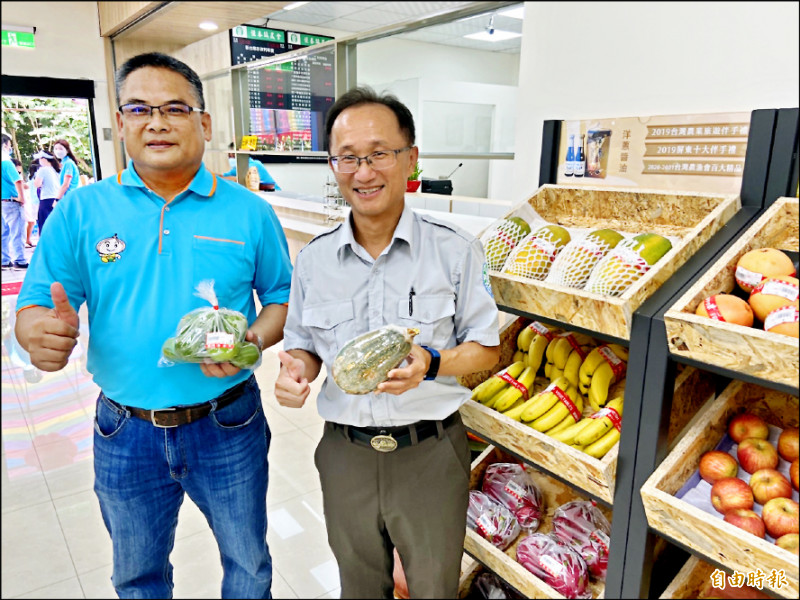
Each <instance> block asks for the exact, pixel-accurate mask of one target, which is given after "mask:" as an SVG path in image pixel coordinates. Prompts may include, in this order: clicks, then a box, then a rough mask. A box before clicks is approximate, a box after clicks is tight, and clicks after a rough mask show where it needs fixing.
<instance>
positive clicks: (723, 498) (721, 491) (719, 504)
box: [711, 477, 753, 514]
mask: <svg viewBox="0 0 800 600" xmlns="http://www.w3.org/2000/svg"><path fill="white" fill-rule="evenodd" d="M711 504H712V505H713V506H714V508H715V509H716V510H717V512H721V513H722V514H725V513H726V512H728V511H729V510H731V509H734V508H747V509H752V508H753V490H751V489H750V486H749V485H748V484H747V482H745V481H743V480H741V479H739V478H738V477H726V478H724V479H720V480H719V481H717V482H716V483H714V485H712V486H711Z"/></svg>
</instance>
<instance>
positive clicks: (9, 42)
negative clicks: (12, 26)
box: [2, 29, 36, 48]
mask: <svg viewBox="0 0 800 600" xmlns="http://www.w3.org/2000/svg"><path fill="white" fill-rule="evenodd" d="M2 45H3V46H11V47H16V48H36V42H35V41H34V39H33V34H32V33H27V32H25V31H6V30H5V29H3V44H2Z"/></svg>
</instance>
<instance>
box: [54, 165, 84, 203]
mask: <svg viewBox="0 0 800 600" xmlns="http://www.w3.org/2000/svg"><path fill="white" fill-rule="evenodd" d="M67 175H72V179H70V181H69V188H67V191H66V192H64V197H66V195H67V194H69V193H70V192H71V191H73V190H74V189H76V188H77V187H78V185H80V178H81V173H80V171H79V170H78V165H76V164H75V161H74V160H72V159H71V158H70V157H69V156H65V157H64V158H63V159H62V160H61V171H60V172H59V181H60V185H64V179H66V177H67Z"/></svg>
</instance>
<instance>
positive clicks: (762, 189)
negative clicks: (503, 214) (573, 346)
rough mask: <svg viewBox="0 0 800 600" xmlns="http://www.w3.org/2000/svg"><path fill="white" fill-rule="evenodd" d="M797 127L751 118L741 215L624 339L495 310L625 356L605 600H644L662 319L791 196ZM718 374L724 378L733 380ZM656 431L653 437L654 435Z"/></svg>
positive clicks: (782, 119) (551, 178)
mask: <svg viewBox="0 0 800 600" xmlns="http://www.w3.org/2000/svg"><path fill="white" fill-rule="evenodd" d="M797 123H798V111H797V109H764V110H755V111H753V112H752V114H751V120H750V133H749V137H748V144H747V153H746V156H745V170H744V173H743V178H742V188H741V193H740V197H741V201H742V208H741V209H740V210H739V211H738V212H737V213H736V214H735V215H734V216H733V218H731V220H730V221H729V222H728V223H726V224H725V225H724V226H723V227H722V228H721V229H720V230H719V231H718V232H717V233H716V234H715V235H714V236H712V238H711V239H710V240H709V241H708V242H707V243H706V244H704V245H703V246H702V247H701V248H700V250H699V251H698V252H696V253H695V254H694V255H693V256H692V257H691V258H690V259H689V260H688V261H687V262H686V263H685V264H684V265H683V266H681V267H680V268H679V269H678V270H677V271H676V272H675V273H674V274H673V275H672V276H671V277H670V278H669V279H668V280H667V281H666V282H665V283H664V285H662V286H661V287H660V288H659V289H658V290H657V291H656V292H655V293H654V294H653V295H652V296H651V297H650V298H648V299H647V300H646V301H645V302H644V303H643V304H642V305H641V306H640V307H639V308H638V309H637V310H636V311H635V312H634V314H633V320H632V326H631V334H630V339H629V340H625V339H621V338H617V337H614V336H609V335H606V334H602V333H599V332H595V331H593V330H590V329H585V328H580V327H575V326H573V325H572V324H570V323H565V322H561V321H558V320H554V319H551V318H549V317H548V316H547V315H537V314H531V313H527V312H525V311H521V310H518V309H516V308H513V307H508V306H503V305H498V308H499V309H500V310H502V311H504V312H508V313H511V314H515V315H518V316H521V317H526V318H530V319H536V320H539V321H543V322H546V323H549V324H552V325H556V326H559V327H563V328H565V329H571V330H575V331H580V332H582V333H586V334H588V335H591V336H593V337H595V338H598V339H602V340H604V341H610V342H614V343H619V344H622V345H624V346H627V347H628V349H629V361H628V371H627V376H626V387H625V427H623V428H622V431H621V435H620V441H619V452H618V458H617V471H616V480H615V488H614V499H613V503H612V505H611V509H612V512H613V518H612V525H611V541H610V549H611V552H610V555H609V563H608V572H607V575H606V587H605V594H604V595H605V597H606V598H646V597H648V596H649V594H650V579H651V570H652V560H651V559H652V554H653V552H652V551H653V545H654V538H653V534H652V532H650V530H649V528H648V524H647V519H646V517H645V514H644V508H643V506H642V503H641V497H640V495H639V489H640V488H641V486H642V484H643V483H644V482H645V481H646V480H647V478H648V477H649V476H650V474H651V473H652V472H653V470H654V469H655V467H656V466H657V464H658V463H659V462H660V461H661V460H662V459H663V458H664V454H665V452H666V445H667V444H666V439H667V431H668V428H669V418H670V410H671V406H672V392H673V386H674V381H675V361H673V360H672V357H671V356H670V355H669V352H668V348H667V343H666V330H665V328H664V321H663V315H664V312H665V311H666V309H667V308H669V307H670V306H671V305H672V304H673V303H674V301H675V300H676V299H677V298H678V297H679V295H680V294H683V293H684V291H685V289H687V288H688V287H689V286H690V285H692V284H693V283H694V281H695V280H696V279H697V278H698V277H700V276H701V275H702V274H703V273H704V272H705V270H706V268H708V266H710V264H712V263H713V262H714V261H715V260H716V259H717V257H718V256H719V255H720V254H721V253H723V252H725V250H727V248H728V247H729V246H730V245H731V244H732V243H733V242H734V241H735V240H736V239H738V237H739V235H740V234H741V233H742V232H743V231H744V230H745V229H747V228H748V227H749V226H750V225H752V223H753V222H754V221H755V220H756V219H757V218H758V217H759V216H760V215H761V213H762V212H763V210H764V209H765V208H766V207H767V206H769V205H770V204H771V203H772V202H773V201H774V200H775V199H776V198H777V197H779V196H786V195H791V194H792V193H793V190H794V189H795V188H796V187H797V181H798V178H797V162H798V161H797V139H798V138H797ZM560 133H561V121H557V120H549V121H545V122H544V126H543V134H542V152H541V162H540V171H539V172H540V176H539V185H544V184H548V183H556V181H557V168H558V146H559V140H560ZM684 362H687V363H688V362H689V361H684ZM695 366H698V365H695ZM700 366H701V367H705V365H700ZM721 375H722V376H723V377H724V376H729V375H731V373H721ZM737 375H738V374H737ZM720 385H722V382H721V383H720ZM656 432H657V434H658V435H653V433H656ZM489 441H490V442H492V440H489ZM526 462H528V461H526ZM533 466H534V467H536V468H538V469H540V470H542V471H544V472H546V473H549V474H551V475H553V476H554V477H555V478H557V479H558V480H560V481H563V482H565V483H567V484H569V485H571V486H572V487H574V488H575V489H577V490H579V491H580V492H582V493H583V494H586V495H589V496H591V494H589V493H588V492H587V491H586V490H583V489H582V488H580V487H578V486H575V485H574V484H571V482H570V481H569V474H564V473H558V474H556V473H551V472H549V471H548V470H547V469H544V468H542V467H540V466H539V465H536V464H533ZM604 504H607V503H604Z"/></svg>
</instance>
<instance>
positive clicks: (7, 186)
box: [2, 158, 22, 200]
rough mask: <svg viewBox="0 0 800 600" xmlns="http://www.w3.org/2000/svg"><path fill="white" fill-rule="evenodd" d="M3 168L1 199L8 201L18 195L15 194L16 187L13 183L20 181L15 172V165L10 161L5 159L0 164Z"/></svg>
mask: <svg viewBox="0 0 800 600" xmlns="http://www.w3.org/2000/svg"><path fill="white" fill-rule="evenodd" d="M2 167H3V181H2V193H3V198H5V199H6V200H8V199H9V198H17V197H18V196H19V194H17V186H16V185H15V182H17V181H19V180H20V179H22V177H21V176H20V174H19V171H17V167H16V165H15V164H14V163H13V162H11V159H10V158H9V159H6V160H4V161H3V163H2Z"/></svg>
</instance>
